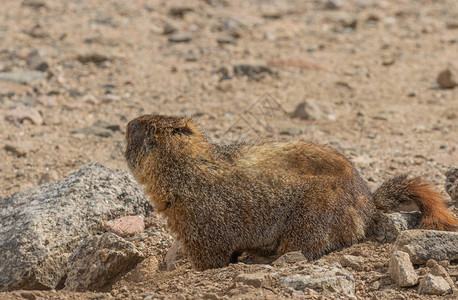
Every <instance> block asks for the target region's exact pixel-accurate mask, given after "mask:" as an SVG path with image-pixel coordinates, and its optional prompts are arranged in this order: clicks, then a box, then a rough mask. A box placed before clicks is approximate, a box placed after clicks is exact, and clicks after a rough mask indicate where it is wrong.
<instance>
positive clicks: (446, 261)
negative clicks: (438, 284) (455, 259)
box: [437, 260, 450, 268]
mask: <svg viewBox="0 0 458 300" xmlns="http://www.w3.org/2000/svg"><path fill="white" fill-rule="evenodd" d="M437 263H438V264H439V265H440V266H442V267H444V268H448V267H449V266H450V261H448V260H441V261H439V262H437Z"/></svg>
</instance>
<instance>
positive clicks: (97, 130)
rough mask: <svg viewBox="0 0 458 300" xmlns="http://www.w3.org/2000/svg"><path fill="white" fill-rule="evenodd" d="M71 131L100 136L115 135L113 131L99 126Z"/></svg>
mask: <svg viewBox="0 0 458 300" xmlns="http://www.w3.org/2000/svg"><path fill="white" fill-rule="evenodd" d="M71 133H74V134H75V133H80V134H85V135H96V136H100V137H110V136H112V135H113V132H112V131H111V130H109V129H106V128H102V127H98V126H88V127H84V128H81V129H77V130H72V131H71Z"/></svg>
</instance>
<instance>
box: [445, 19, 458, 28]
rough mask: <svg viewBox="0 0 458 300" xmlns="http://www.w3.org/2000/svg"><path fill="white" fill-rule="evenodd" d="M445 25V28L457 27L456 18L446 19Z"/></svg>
mask: <svg viewBox="0 0 458 300" xmlns="http://www.w3.org/2000/svg"><path fill="white" fill-rule="evenodd" d="M445 26H446V27H447V29H458V21H457V20H452V21H448V22H447V23H446V24H445Z"/></svg>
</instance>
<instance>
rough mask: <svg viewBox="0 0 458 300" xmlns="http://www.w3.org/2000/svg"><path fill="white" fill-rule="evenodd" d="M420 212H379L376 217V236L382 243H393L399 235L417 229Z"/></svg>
mask: <svg viewBox="0 0 458 300" xmlns="http://www.w3.org/2000/svg"><path fill="white" fill-rule="evenodd" d="M420 218H421V213H420V212H417V211H415V212H395V213H390V214H387V213H383V212H381V211H379V212H377V213H376V215H375V224H376V226H374V229H375V234H376V236H377V238H378V239H379V240H380V241H386V242H393V241H394V240H396V238H397V237H398V235H399V234H400V233H401V232H402V231H404V230H409V229H415V228H417V227H418V224H419V223H420Z"/></svg>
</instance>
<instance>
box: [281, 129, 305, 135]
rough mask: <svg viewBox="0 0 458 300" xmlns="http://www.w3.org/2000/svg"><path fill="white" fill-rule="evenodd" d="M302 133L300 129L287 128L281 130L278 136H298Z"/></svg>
mask: <svg viewBox="0 0 458 300" xmlns="http://www.w3.org/2000/svg"><path fill="white" fill-rule="evenodd" d="M302 132H303V131H302V129H301V128H297V127H288V128H285V129H282V130H281V131H280V134H282V135H290V136H296V135H300V134H301V133H302Z"/></svg>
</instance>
